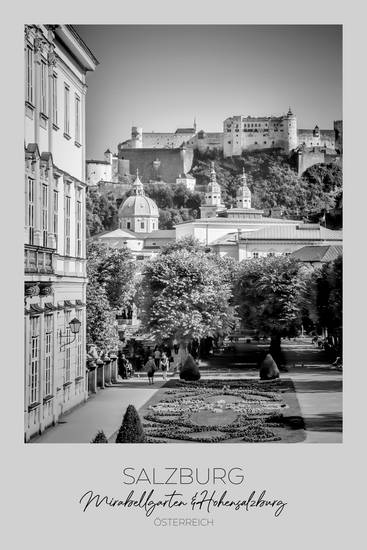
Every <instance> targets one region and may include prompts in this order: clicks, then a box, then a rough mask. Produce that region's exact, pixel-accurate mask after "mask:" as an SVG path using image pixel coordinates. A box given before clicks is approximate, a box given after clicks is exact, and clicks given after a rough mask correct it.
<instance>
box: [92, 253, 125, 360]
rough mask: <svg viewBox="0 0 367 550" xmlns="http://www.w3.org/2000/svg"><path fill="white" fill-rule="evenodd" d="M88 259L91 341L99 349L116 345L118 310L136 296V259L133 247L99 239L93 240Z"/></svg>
mask: <svg viewBox="0 0 367 550" xmlns="http://www.w3.org/2000/svg"><path fill="white" fill-rule="evenodd" d="M87 259H88V262H87V275H88V284H87V342H88V344H94V345H96V346H97V348H99V349H108V348H110V347H112V348H115V347H116V345H117V342H118V338H117V330H116V326H115V314H114V310H116V309H120V308H123V307H125V306H126V305H129V304H130V303H131V302H132V300H133V296H134V293H135V288H134V271H135V267H134V262H133V261H132V256H131V254H130V252H129V251H127V250H125V249H119V250H114V249H111V248H109V247H108V246H107V245H105V244H103V243H99V242H92V243H89V245H88V247H87Z"/></svg>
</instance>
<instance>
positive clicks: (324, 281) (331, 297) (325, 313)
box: [303, 256, 343, 345]
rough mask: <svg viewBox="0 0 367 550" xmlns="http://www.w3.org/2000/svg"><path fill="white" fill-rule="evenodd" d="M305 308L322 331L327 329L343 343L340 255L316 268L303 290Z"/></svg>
mask: <svg viewBox="0 0 367 550" xmlns="http://www.w3.org/2000/svg"><path fill="white" fill-rule="evenodd" d="M303 297H304V303H305V308H306V309H307V311H308V314H309V317H310V318H311V320H312V321H313V322H314V324H315V326H316V327H317V329H318V332H321V331H322V330H323V329H327V331H328V333H329V334H330V335H334V336H336V337H337V341H338V344H340V345H341V332H342V325H343V259H342V256H339V257H338V258H337V259H336V260H334V261H332V262H327V263H326V264H324V265H323V266H322V267H320V268H318V269H315V271H313V272H312V274H311V276H310V278H309V279H308V281H307V285H306V288H305V290H304V292H303Z"/></svg>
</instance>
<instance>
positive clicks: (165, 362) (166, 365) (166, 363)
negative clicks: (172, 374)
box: [161, 352, 169, 380]
mask: <svg viewBox="0 0 367 550" xmlns="http://www.w3.org/2000/svg"><path fill="white" fill-rule="evenodd" d="M161 369H162V373H163V380H167V371H168V369H169V361H168V357H167V355H166V354H165V353H164V352H163V353H162V357H161Z"/></svg>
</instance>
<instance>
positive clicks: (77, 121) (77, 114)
mask: <svg viewBox="0 0 367 550" xmlns="http://www.w3.org/2000/svg"><path fill="white" fill-rule="evenodd" d="M75 141H76V142H77V143H78V144H80V143H81V139H80V97H79V96H77V95H76V94H75Z"/></svg>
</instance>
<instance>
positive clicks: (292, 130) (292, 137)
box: [284, 107, 298, 153]
mask: <svg viewBox="0 0 367 550" xmlns="http://www.w3.org/2000/svg"><path fill="white" fill-rule="evenodd" d="M284 122H285V123H286V124H287V125H288V131H287V138H288V151H287V152H288V153H290V152H291V151H293V149H296V147H297V146H298V136H297V118H296V116H295V115H294V114H293V112H292V109H291V108H290V107H289V109H288V113H287V116H286V120H285V121H284Z"/></svg>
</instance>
